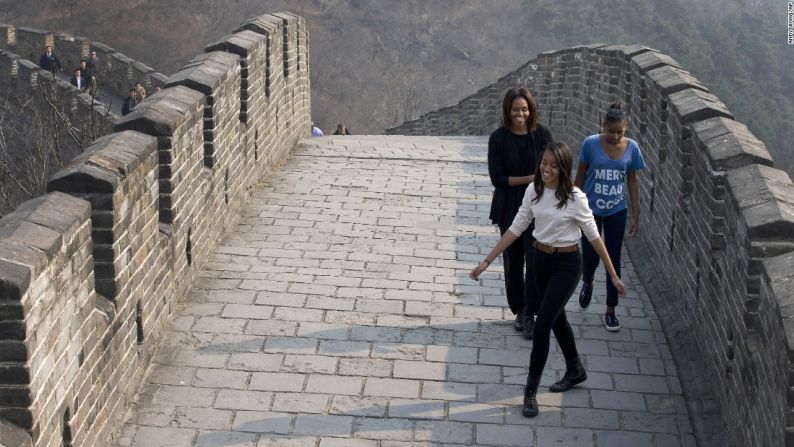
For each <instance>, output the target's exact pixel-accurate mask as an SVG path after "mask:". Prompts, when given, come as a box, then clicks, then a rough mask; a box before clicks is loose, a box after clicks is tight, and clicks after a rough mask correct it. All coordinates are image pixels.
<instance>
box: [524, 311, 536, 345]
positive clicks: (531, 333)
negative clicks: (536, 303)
mask: <svg viewBox="0 0 794 447" xmlns="http://www.w3.org/2000/svg"><path fill="white" fill-rule="evenodd" d="M521 332H522V333H523V334H524V338H526V339H527V340H532V339H533V338H535V317H533V316H532V315H526V318H524V330H523V331H521Z"/></svg>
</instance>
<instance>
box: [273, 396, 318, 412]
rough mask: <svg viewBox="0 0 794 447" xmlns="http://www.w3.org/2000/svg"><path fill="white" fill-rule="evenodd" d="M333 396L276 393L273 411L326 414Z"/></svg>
mask: <svg viewBox="0 0 794 447" xmlns="http://www.w3.org/2000/svg"><path fill="white" fill-rule="evenodd" d="M330 400H331V396H329V395H328V394H311V393H305V392H304V393H276V395H275V397H274V398H273V406H272V410H273V411H281V412H287V413H324V412H325V411H326V408H327V407H328V403H329V401H330Z"/></svg>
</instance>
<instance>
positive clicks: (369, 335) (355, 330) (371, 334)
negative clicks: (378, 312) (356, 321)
mask: <svg viewBox="0 0 794 447" xmlns="http://www.w3.org/2000/svg"><path fill="white" fill-rule="evenodd" d="M350 339H351V340H362V341H375V342H398V341H400V340H401V339H402V330H401V329H400V328H392V327H382V326H358V325H356V326H353V327H351V328H350Z"/></svg>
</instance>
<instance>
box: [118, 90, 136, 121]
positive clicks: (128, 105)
mask: <svg viewBox="0 0 794 447" xmlns="http://www.w3.org/2000/svg"><path fill="white" fill-rule="evenodd" d="M137 105H138V92H136V91H135V89H134V88H131V89H130V95H129V96H127V99H125V100H124V104H122V105H121V115H122V116H124V115H127V114H129V113H130V112H131V111H132V109H134V108H135V106H137Z"/></svg>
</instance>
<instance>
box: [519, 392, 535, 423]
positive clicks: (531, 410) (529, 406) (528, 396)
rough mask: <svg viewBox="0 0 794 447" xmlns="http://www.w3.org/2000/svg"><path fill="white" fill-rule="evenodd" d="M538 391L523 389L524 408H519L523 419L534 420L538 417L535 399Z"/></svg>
mask: <svg viewBox="0 0 794 447" xmlns="http://www.w3.org/2000/svg"><path fill="white" fill-rule="evenodd" d="M537 394H538V390H537V388H536V389H534V390H533V389H529V388H524V406H523V407H522V408H521V413H522V414H523V415H524V417H528V418H534V417H535V416H537V415H538V400H537V398H536V396H537Z"/></svg>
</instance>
